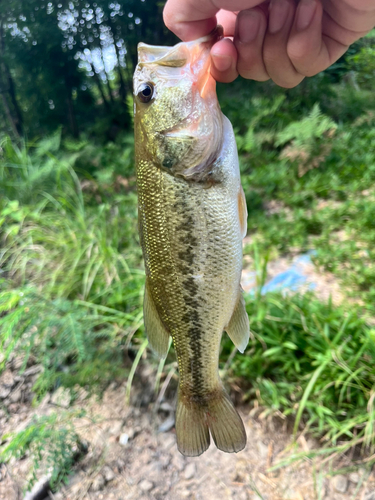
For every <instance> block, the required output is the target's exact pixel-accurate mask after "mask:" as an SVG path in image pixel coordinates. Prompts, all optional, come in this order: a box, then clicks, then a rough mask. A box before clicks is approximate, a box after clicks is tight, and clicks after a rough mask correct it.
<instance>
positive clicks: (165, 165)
mask: <svg viewBox="0 0 375 500" xmlns="http://www.w3.org/2000/svg"><path fill="white" fill-rule="evenodd" d="M219 36H220V35H218V33H217V32H216V33H215V34H212V35H210V36H208V37H205V38H202V39H199V40H197V41H193V42H188V43H179V44H178V45H176V46H174V47H155V46H150V45H146V44H143V43H141V44H139V45H138V65H137V68H136V70H135V74H134V99H135V120H134V124H135V147H136V148H135V155H136V174H137V186H138V200H139V201H138V203H139V232H140V241H141V245H142V249H143V256H144V261H145V269H146V284H145V296H144V323H145V329H146V333H147V336H148V339H149V343H150V345H151V347H152V348H153V349H154V350H155V351H156V352H157V353H158V354H159V355H160V356H166V354H167V351H168V343H169V337H170V336H172V339H173V343H174V347H175V350H176V354H177V360H178V367H179V377H180V378H179V388H178V403H177V410H176V434H177V446H178V449H179V451H180V452H181V453H182V454H184V455H187V456H197V455H200V454H201V453H203V452H204V451H205V450H206V449H207V448H208V447H209V444H210V433H211V436H212V438H213V440H214V442H215V444H216V446H217V447H218V448H219V449H220V450H223V451H226V452H238V451H240V450H242V449H243V448H244V446H245V444H246V433H245V429H244V425H243V423H242V420H241V418H240V416H239V415H238V413H237V411H236V410H235V408H234V406H233V404H232V402H231V400H230V398H229V396H228V394H227V393H226V391H225V389H224V387H223V385H222V382H221V380H220V378H219V373H218V358H219V348H220V340H221V336H222V333H223V330H225V331H226V332H227V333H228V335H229V336H230V338H231V339H232V341H233V342H234V344H235V345H236V347H237V348H238V349H239V350H240V351H241V352H243V351H244V350H245V348H246V346H247V343H248V340H249V319H248V316H247V313H246V310H245V304H244V300H243V298H242V293H241V288H240V278H241V270H242V239H243V237H244V235H245V234H246V222H247V211H246V202H245V197H244V193H243V190H242V187H241V183H240V174H239V168H238V155H237V148H236V143H235V138H234V134H233V129H232V126H231V124H230V122H229V120H228V119H227V118H226V117H225V116H224V115H223V114H222V113H221V110H220V107H219V104H218V100H217V96H216V88H215V81H214V79H213V78H212V76H211V75H210V48H211V46H212V45H213V43H214V42H215V41H217V39H218V37H219Z"/></svg>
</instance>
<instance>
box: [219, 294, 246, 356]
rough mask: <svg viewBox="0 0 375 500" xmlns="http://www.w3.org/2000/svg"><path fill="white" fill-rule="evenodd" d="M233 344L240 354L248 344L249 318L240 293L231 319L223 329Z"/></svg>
mask: <svg viewBox="0 0 375 500" xmlns="http://www.w3.org/2000/svg"><path fill="white" fill-rule="evenodd" d="M225 331H226V332H227V334H228V335H229V337H230V339H231V340H232V342H233V344H234V345H235V346H236V347H237V349H238V350H239V351H240V352H244V350H245V349H246V346H247V344H248V342H249V336H250V326H249V317H248V315H247V312H246V309H245V300H244V298H243V296H242V292H241V291H240V292H239V294H238V302H237V305H236V307H235V308H234V311H233V314H232V317H231V319H230V321H229V323H228V325H227V327H226V328H225Z"/></svg>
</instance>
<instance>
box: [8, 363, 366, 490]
mask: <svg viewBox="0 0 375 500" xmlns="http://www.w3.org/2000/svg"><path fill="white" fill-rule="evenodd" d="M34 370H37V368H34ZM30 373H31V374H30V375H28V376H26V377H24V379H23V381H22V380H19V381H18V382H17V381H16V380H15V379H16V378H17V376H16V375H15V371H14V366H12V365H11V366H9V368H8V369H7V370H6V372H4V373H3V374H2V376H1V377H0V398H1V400H0V402H1V406H0V428H1V429H2V432H3V433H5V434H6V433H8V432H11V431H15V430H20V429H22V428H25V427H26V426H27V425H28V423H30V422H31V421H32V419H33V418H34V417H35V415H43V414H44V415H47V414H49V413H50V412H55V411H64V410H65V409H66V407H67V405H69V398H68V399H67V394H66V393H64V391H58V393H56V392H55V393H53V394H48V395H47V396H46V398H45V399H44V401H43V402H42V404H41V405H40V406H38V407H37V408H33V407H32V405H31V399H32V394H31V392H30V390H31V385H32V383H33V377H35V373H34V374H33V370H31V372H30ZM144 380H145V379H144V378H143V379H142V381H141V379H138V382H136V384H135V392H134V394H133V397H132V403H133V405H132V406H129V405H126V404H125V389H126V387H125V384H121V385H117V384H116V383H113V384H111V386H110V387H109V388H107V390H106V391H105V393H104V395H103V399H102V400H100V401H99V400H98V399H97V398H96V397H88V395H87V394H86V393H85V391H83V390H82V391H81V393H80V395H79V397H78V399H77V400H76V401H75V402H74V404H73V408H77V409H78V408H84V409H85V411H86V416H85V417H84V418H80V419H77V420H76V421H74V425H75V428H76V431H77V432H78V434H79V436H80V438H81V440H82V442H84V443H86V446H87V450H88V451H87V453H86V454H85V455H84V456H82V457H81V459H80V460H79V461H78V462H77V463H76V465H75V467H74V470H73V471H72V474H71V475H70V477H69V480H68V484H67V485H66V486H63V487H61V488H60V489H59V490H58V491H56V492H55V493H52V492H49V493H48V494H47V496H45V495H44V496H39V497H37V496H35V494H34V496H32V495H29V496H27V495H26V496H25V494H24V493H22V488H23V487H24V486H25V484H26V479H27V477H28V475H29V472H30V464H31V462H30V458H29V457H27V456H26V457H21V459H19V460H12V461H11V463H10V464H8V465H7V466H5V465H2V466H0V498H1V499H2V500H19V499H25V500H26V499H27V500H37V499H38V500H44V499H51V500H133V499H134V500H135V499H141V500H148V499H149V500H179V499H195V500H212V499H223V500H224V499H236V500H260V499H263V500H354V499H355V500H357V499H358V500H375V474H374V473H373V472H371V471H365V470H364V469H361V470H359V471H358V472H355V473H353V472H352V473H350V474H349V473H347V474H345V475H339V476H334V475H333V471H332V469H330V464H329V463H328V462H327V463H326V464H325V466H321V467H319V466H318V463H317V462H314V461H308V460H306V461H304V462H302V463H299V464H298V465H289V466H288V467H285V468H282V469H279V470H277V471H275V472H269V471H268V469H269V467H270V466H271V465H273V464H275V463H277V462H278V461H279V460H280V459H281V458H285V457H287V456H288V453H290V451H288V447H289V446H290V445H291V443H292V437H291V435H290V433H288V431H287V429H285V428H283V426H282V425H281V424H280V423H278V422H275V421H274V420H273V421H271V422H267V421H266V420H262V419H261V418H259V415H258V417H257V418H254V417H252V416H250V409H249V408H246V407H243V408H241V409H240V412H241V414H242V417H243V419H244V422H245V425H246V430H247V435H248V444H247V447H246V449H245V450H244V451H242V452H240V453H238V454H226V453H223V452H220V451H218V450H217V449H216V448H215V447H214V446H213V445H212V446H211V447H210V449H209V450H208V451H207V452H206V453H204V454H203V455H202V456H200V457H197V458H186V457H183V456H182V455H181V454H180V453H179V452H178V451H177V448H176V443H175V433H174V427H173V416H174V412H173V410H174V408H173V407H174V402H173V401H164V402H162V404H161V406H160V408H159V410H158V411H157V412H155V406H154V404H153V403H150V404H148V405H146V406H142V407H137V404H138V403H139V402H140V401H141V400H142V391H146V392H147V387H145V382H144ZM21 382H22V385H21V386H20V383H21ZM150 384H151V382H150ZM9 388H10V390H9ZM258 413H259V412H258ZM160 429H162V430H163V429H164V430H165V432H160ZM317 446H319V445H318V443H317V442H315V441H314V440H311V439H308V438H306V439H305V438H303V437H302V438H301V439H300V440H299V449H300V451H303V450H305V451H306V450H309V449H311V448H316V447H317ZM335 464H336V466H337V465H344V466H347V465H350V461H349V460H348V459H347V458H345V457H341V458H340V457H338V461H337V460H336V463H335Z"/></svg>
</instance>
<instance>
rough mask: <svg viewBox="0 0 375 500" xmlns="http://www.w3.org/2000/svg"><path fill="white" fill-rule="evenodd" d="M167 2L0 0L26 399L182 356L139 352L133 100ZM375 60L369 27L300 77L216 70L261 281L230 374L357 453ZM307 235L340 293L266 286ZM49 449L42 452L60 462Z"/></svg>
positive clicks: (307, 244) (268, 407)
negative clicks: (235, 76) (288, 79)
mask: <svg viewBox="0 0 375 500" xmlns="http://www.w3.org/2000/svg"><path fill="white" fill-rule="evenodd" d="M162 8H163V2H155V1H154V0H144V1H143V0H126V1H124V2H122V3H121V4H119V3H117V2H115V1H114V2H110V1H101V0H97V1H96V2H91V1H89V0H85V1H81V0H72V1H65V0H57V1H55V0H51V1H49V2H47V1H43V0H30V1H29V2H27V3H25V2H21V1H20V0H9V1H8V2H6V3H1V4H0V241H1V245H0V247H1V249H0V330H1V337H0V349H1V351H0V363H1V365H0V366H1V369H4V368H5V367H6V366H7V362H8V361H9V360H11V359H12V357H14V356H16V355H21V356H22V359H23V364H22V367H21V371H22V370H24V369H25V368H26V366H28V365H29V364H33V363H38V364H40V365H42V367H43V370H42V371H41V373H40V376H39V377H38V379H37V381H36V384H35V386H34V388H33V391H34V394H35V404H38V401H40V400H41V399H42V397H43V396H44V394H46V392H48V391H54V390H56V389H57V388H59V387H68V388H70V389H71V390H72V398H73V399H74V391H75V390H76V388H77V386H83V387H85V388H86V389H89V390H91V391H95V392H100V390H101V389H102V388H103V387H105V385H106V384H107V383H108V382H109V381H111V380H113V378H116V377H117V378H119V379H121V378H122V379H124V378H127V380H128V387H129V390H130V386H131V383H132V380H133V377H134V376H136V366H137V363H138V362H140V360H141V359H142V360H143V362H147V363H151V364H152V365H153V366H155V370H157V372H156V373H157V375H156V377H157V383H156V387H158V385H159V382H160V380H162V379H164V378H165V377H166V374H167V372H168V370H170V367H171V366H173V363H174V354H173V350H171V353H170V355H169V357H168V359H167V361H166V364H165V365H164V364H159V365H158V364H157V363H158V361H157V360H156V359H155V358H154V356H153V354H152V353H150V352H148V351H147V350H145V348H146V343H145V341H144V337H143V326H142V300H143V281H144V278H143V268H142V259H141V252H140V248H139V242H138V236H137V222H136V191H135V181H134V164H133V163H134V159H133V139H132V115H131V114H132V90H131V88H132V81H131V78H132V73H133V70H134V67H135V64H136V45H137V43H138V42H139V41H145V42H147V43H150V44H173V43H175V41H176V40H175V38H174V36H173V35H172V34H170V33H168V32H167V30H166V29H165V27H164V26H163V23H162V17H161V12H162ZM374 68H375V38H374V35H373V34H370V35H369V36H367V37H366V38H364V39H362V40H360V41H359V42H357V43H356V44H354V45H353V46H352V47H351V48H350V49H349V51H348V52H347V54H346V55H345V56H343V57H342V58H341V59H340V60H339V61H338V62H337V63H336V64H335V65H334V66H332V67H331V68H329V69H328V70H327V71H325V72H323V73H322V74H320V75H317V76H316V77H313V78H309V79H306V80H304V81H303V82H302V83H301V84H300V85H299V86H298V87H297V88H295V89H290V90H285V89H281V88H278V87H276V86H275V85H273V84H272V83H270V82H266V83H262V84H260V83H255V82H248V81H243V80H240V79H239V80H237V81H236V82H234V83H233V84H230V85H218V94H219V99H220V103H221V105H222V109H223V111H224V113H225V114H226V115H227V116H228V117H229V118H230V120H231V121H232V124H233V126H234V128H235V131H236V137H237V141H238V149H239V155H240V164H241V172H242V182H243V185H244V189H245V193H246V199H247V204H248V211H249V220H248V235H249V237H250V238H249V241H251V245H250V246H248V247H246V248H245V254H246V256H247V260H248V261H250V263H251V266H252V268H253V269H255V271H256V276H257V281H258V287H257V292H256V293H255V295H253V296H247V298H246V300H247V307H248V312H249V316H250V319H251V328H252V338H251V342H250V344H249V348H248V350H247V351H246V352H245V354H244V355H239V354H238V353H237V354H236V355H235V356H234V352H233V350H232V345H231V344H230V342H229V341H228V340H225V341H224V343H223V350H222V355H221V360H220V363H221V365H220V366H221V369H222V371H223V375H224V376H225V378H226V381H227V383H228V384H229V385H231V384H232V383H233V384H234V383H235V384H237V385H240V386H241V387H242V389H243V394H244V398H243V400H244V401H246V402H250V404H254V401H257V404H259V405H260V406H261V407H262V408H263V409H264V411H265V412H266V413H267V414H272V415H279V416H280V415H282V416H283V418H286V417H287V418H292V419H293V422H294V431H295V433H296V434H297V433H298V432H299V431H300V430H301V429H304V430H305V431H306V430H308V431H309V432H311V433H313V434H315V435H317V436H319V437H321V438H323V443H324V445H325V447H326V448H325V450H326V452H327V453H330V452H332V450H333V451H337V450H338V449H339V450H340V451H345V450H348V449H350V448H352V447H354V446H357V445H361V446H362V448H361V450H362V456H364V457H371V454H372V452H373V448H374V445H375V432H374V421H375V409H374V407H373V405H374V390H375V385H374V384H375V368H374V367H375V349H374V336H375V330H374V324H375V323H374V298H375V268H374V264H373V262H374V258H375V250H374V243H375V189H374V187H375V153H374V151H375V94H374V92H373V90H372V89H373V81H374ZM270 207H276V209H275V208H274V209H272V210H271V209H270ZM312 249H314V250H315V257H314V261H315V264H316V266H317V268H318V269H319V270H320V271H321V272H322V273H326V272H330V273H333V275H334V276H335V277H336V279H337V280H339V283H340V286H341V288H342V292H343V295H344V301H343V303H342V304H340V305H337V304H334V303H332V301H330V302H329V303H325V302H324V301H321V300H319V299H318V298H316V297H314V296H313V295H311V294H310V295H305V296H298V295H295V296H285V295H283V294H282V293H279V294H274V295H272V294H271V295H266V296H263V295H262V294H261V293H260V290H261V286H262V284H263V283H264V279H265V277H266V267H267V261H269V260H272V259H277V258H278V257H280V256H290V255H294V254H295V253H298V252H304V251H307V250H312ZM157 366H158V368H156V367H157ZM54 418H55V416H52V417H51V421H50V422H49V423H48V422H47V423H46V422H45V421H43V422H41V423H40V422H39V423H38V422H35V423H34V424H33V426H32V428H31V429H30V433H28V434H27V435H26V437H25V435H18V436H17V435H16V436H13V437H6V439H5V440H4V443H5V445H3V447H2V451H1V457H2V459H3V460H8V459H9V457H10V456H12V455H17V454H18V455H20V454H22V453H24V452H25V450H26V449H29V450H31V451H30V452H33V451H32V449H31V448H32V446H34V444H33V443H35V440H34V441H32V440H30V439H29V437H27V436H30V435H32V436H36V438H35V439H37V442H40V443H43V442H47V443H49V442H50V440H51V436H53V435H54V434H53V432H51V429H52V428H53V425H54V420H53V419H54ZM64 421H65V422H66V427H65V428H66V429H67V431H66V432H70V431H69V429H70V424H69V418H68V417H64ZM72 432H73V431H72ZM70 435H71V434H70ZM73 437H74V436H73ZM33 439H34V438H33ZM38 440H39V441H38ZM43 440H44V441H43ZM42 447H43V446H40V447H39V448H38V447H37V450H39V451H38V453H39V452H40V449H41V448H42ZM47 449H51V448H48V447H47ZM56 450H57V451H56ZM58 450H59V448H53V450H52V452H51V453H52V454H50V456H52V457H53V458H52V459H51V460H52V461H55V462H56V463H61V461H62V458H61V456H59V451H58ZM34 451H35V449H34ZM63 458H64V457H63ZM64 460H65V458H64ZM64 463H65V462H64ZM67 463H68V464H69V465H68V466H67V469H69V467H70V465H71V464H70V462H69V461H68V462H67ZM58 477H60V476H58V475H56V477H55V479H56V480H57V478H58Z"/></svg>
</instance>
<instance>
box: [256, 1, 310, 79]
mask: <svg viewBox="0 0 375 500" xmlns="http://www.w3.org/2000/svg"><path fill="white" fill-rule="evenodd" d="M294 12H295V3H294V1H293V0H272V1H271V3H270V12H269V21H268V31H267V33H266V36H265V39H264V44H263V60H264V64H265V67H266V70H267V73H268V74H269V75H270V77H271V78H272V80H273V81H274V82H275V83H276V84H277V85H280V87H286V88H292V87H295V86H296V85H298V84H299V83H300V82H301V81H302V80H303V78H304V77H303V75H301V74H300V73H298V72H297V71H296V69H295V68H294V66H293V64H292V62H291V61H290V59H289V56H288V53H287V43H288V37H289V33H290V30H291V28H292V24H293V19H294Z"/></svg>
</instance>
